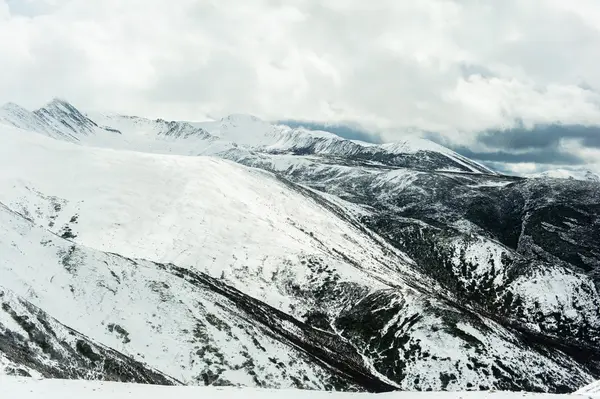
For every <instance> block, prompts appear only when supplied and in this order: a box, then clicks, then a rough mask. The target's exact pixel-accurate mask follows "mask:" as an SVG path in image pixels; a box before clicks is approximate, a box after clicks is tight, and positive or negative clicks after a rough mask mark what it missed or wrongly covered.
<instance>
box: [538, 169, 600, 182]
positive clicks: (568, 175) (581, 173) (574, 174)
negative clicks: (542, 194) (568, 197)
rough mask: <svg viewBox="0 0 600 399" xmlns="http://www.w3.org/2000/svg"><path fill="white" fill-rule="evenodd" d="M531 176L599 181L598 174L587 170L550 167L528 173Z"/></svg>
mask: <svg viewBox="0 0 600 399" xmlns="http://www.w3.org/2000/svg"><path fill="white" fill-rule="evenodd" d="M528 177H532V178H550V179H574V180H584V181H593V182H600V176H599V175H598V174H596V173H594V172H592V171H589V170H570V169H551V170H547V171H545V172H540V173H535V174H531V175H528Z"/></svg>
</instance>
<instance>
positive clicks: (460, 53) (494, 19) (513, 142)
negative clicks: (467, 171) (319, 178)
mask: <svg viewBox="0 0 600 399" xmlns="http://www.w3.org/2000/svg"><path fill="white" fill-rule="evenodd" d="M0 60H1V62H0V102H7V101H13V102H16V103H19V104H21V105H23V106H25V107H27V108H35V107H38V106H41V105H43V104H44V103H45V102H47V101H48V100H50V99H51V98H53V97H62V98H65V99H67V100H69V101H70V102H72V103H73V104H75V105H76V106H77V107H79V108H82V109H83V110H105V111H114V112H121V113H128V114H136V115H142V116H150V117H159V116H160V117H163V118H168V119H188V120H199V119H205V118H207V117H218V116H222V115H226V114H228V113H251V114H254V115H257V116H259V117H262V118H264V119H268V120H294V121H298V120H299V121H302V123H304V124H307V123H309V122H310V123H312V126H314V127H319V126H320V125H322V124H328V125H330V128H332V129H337V131H338V132H339V133H341V134H345V135H348V136H350V137H352V138H361V139H368V140H373V141H392V140H396V139H401V138H402V137H403V136H406V135H414V134H418V135H422V136H426V137H428V138H430V139H433V140H435V141H438V142H440V143H443V144H445V145H447V146H449V147H452V148H454V149H456V150H458V151H459V152H461V153H463V154H465V155H467V156H471V157H473V158H476V159H479V160H482V161H485V162H488V163H490V164H492V165H495V166H496V167H498V168H500V169H503V170H507V171H513V172H516V173H527V172H530V171H535V170H540V169H547V168H562V167H566V168H590V169H593V170H595V171H600V67H599V64H600V1H598V0H568V1H567V0H526V1H525V0H502V1H496V0H487V1H486V0H418V1H404V0H375V1H364V0H214V1H211V0H173V1H165V0H0ZM332 126H333V127H332Z"/></svg>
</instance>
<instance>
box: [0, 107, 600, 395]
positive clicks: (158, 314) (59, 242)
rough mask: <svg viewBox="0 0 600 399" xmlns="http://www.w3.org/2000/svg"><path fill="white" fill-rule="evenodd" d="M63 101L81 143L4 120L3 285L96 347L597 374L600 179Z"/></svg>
mask: <svg viewBox="0 0 600 399" xmlns="http://www.w3.org/2000/svg"><path fill="white" fill-rule="evenodd" d="M57 106H58V107H59V108H60V109H61V110H62V111H61V112H63V111H64V112H66V113H67V114H68V115H63V114H62V113H61V112H54V113H53V114H54V115H61V116H60V118H58V119H61V118H62V119H64V120H65V121H67V122H68V123H69V124H72V125H73V127H74V134H76V137H77V140H72V142H66V141H67V140H63V139H61V140H55V139H52V138H47V137H43V135H41V134H36V133H33V132H32V131H26V130H23V129H22V128H21V129H16V128H13V127H0V167H1V169H0V170H2V172H1V173H0V202H2V203H3V204H5V212H4V216H3V218H4V222H3V224H2V226H3V230H2V231H1V232H0V233H1V235H0V237H1V238H2V239H1V240H0V250H1V251H3V253H6V254H8V255H7V256H6V257H5V260H4V261H2V263H0V267H2V269H1V270H0V272H1V273H3V276H4V275H6V276H8V277H7V279H6V282H2V283H0V285H3V286H4V288H5V289H6V290H8V291H11V292H14V293H15V295H17V296H18V297H19V298H21V300H23V301H26V303H29V304H30V305H31V306H37V307H40V308H42V309H43V310H44V311H45V312H47V314H48V315H49V317H53V318H55V319H56V320H57V321H58V322H60V323H64V325H67V326H69V327H70V328H73V329H74V330H75V331H76V332H77V333H78V334H82V335H83V336H86V337H89V338H87V339H88V340H89V342H92V343H93V342H97V343H98V345H105V346H106V347H107V348H111V349H112V350H115V351H118V352H122V353H123V355H124V356H127V357H128V358H130V359H131V361H132V362H145V363H147V364H148V367H149V368H150V369H156V370H158V372H161V373H164V374H165V375H166V376H169V377H171V378H175V379H177V380H179V381H181V382H184V383H191V384H240V385H248V386H268V387H287V386H290V387H291V386H300V387H304V388H321V389H322V388H326V389H332V388H336V389H348V390H352V389H359V390H375V391H382V390H388V389H392V388H394V387H399V388H402V389H412V390H427V389H444V390H461V389H489V388H496V389H511V390H515V389H516V390H518V389H524V390H529V391H552V392H568V391H572V390H574V389H575V388H576V387H578V386H581V385H583V384H584V383H587V382H589V381H591V380H592V379H593V378H595V377H598V375H599V374H600V362H599V361H600V350H599V349H598V337H599V334H598V331H600V314H599V309H600V300H599V295H598V280H597V273H598V270H599V268H598V267H597V265H598V259H599V258H598V254H599V253H600V251H599V250H598V244H597V242H596V241H595V240H594V237H595V236H596V235H597V234H598V233H599V231H598V226H599V225H600V224H599V223H598V214H599V208H598V198H600V196H599V195H598V186H597V185H594V183H592V182H589V183H584V182H573V181H556V180H551V179H540V180H538V179H533V180H527V179H519V178H514V177H508V176H502V175H498V174H496V173H494V172H492V171H489V170H488V169H486V168H484V167H482V166H481V165H478V164H476V163H474V162H472V161H470V160H467V159H465V158H463V157H460V156H459V155H458V154H455V153H453V152H451V151H449V150H446V149H444V148H443V147H439V146H436V145H434V144H432V143H429V142H426V141H411V142H406V143H395V144H388V145H381V146H373V145H368V144H365V143H356V142H352V141H349V140H344V139H341V138H339V137H337V136H335V135H332V134H329V133H326V132H309V131H305V130H302V129H289V128H285V127H280V126H274V125H270V124H268V123H265V122H262V121H260V120H258V119H256V118H253V117H248V116H240V115H234V116H231V117H228V118H224V119H223V120H221V121H216V122H210V123H187V122H166V121H163V120H148V119H143V118H136V117H125V116H115V115H108V116H107V115H95V116H94V115H85V116H83V115H84V114H83V113H81V112H79V111H77V110H74V107H72V106H70V105H69V106H63V105H61V104H59V105H57ZM78 115H82V116H83V117H79V116H78ZM88 120H89V121H91V122H89V123H88V122H87V121H88ZM5 126H6V125H5ZM90 126H91V127H90ZM94 126H97V127H94ZM88 128H89V129H88ZM30 130H33V131H35V129H30ZM38 133H42V134H44V133H43V132H39V131H38ZM46 135H47V134H46ZM235 141H237V142H235ZM207 154H208V155H215V156H217V157H218V158H217V157H214V158H211V157H205V156H197V155H207ZM219 158H220V159H219ZM223 158H224V159H227V160H224V159H223ZM230 161H235V162H237V163H241V164H243V165H246V166H242V165H238V164H236V163H233V162H230ZM248 166H249V167H248ZM260 169H264V170H266V171H267V172H265V171H262V170H260ZM99 298H100V299H99ZM173 315H177V317H175V318H174V317H173ZM174 319H175V320H174ZM90 345H92V344H91V343H90ZM273 359H275V360H273ZM11 362H13V363H14V362H15V361H14V360H11ZM32 364H35V362H33V363H32ZM13 366H14V365H13ZM13 366H11V367H12V368H14V367H13ZM34 371H35V370H34Z"/></svg>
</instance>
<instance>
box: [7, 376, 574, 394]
mask: <svg viewBox="0 0 600 399" xmlns="http://www.w3.org/2000/svg"><path fill="white" fill-rule="evenodd" d="M0 394H1V395H2V397H6V398H20V399H38V398H45V399H64V398H86V399H140V398H144V399H155V398H156V399H158V398H164V397H170V396H176V397H178V398H181V399H188V398H189V399H192V398H194V399H195V398H205V399H246V398H248V399H254V398H261V399H279V398H282V397H286V398H289V399H348V398H354V399H373V398H381V399H484V398H489V397H494V398H497V399H518V398H528V399H560V398H569V397H571V398H573V397H575V398H577V397H579V396H577V395H573V396H571V395H551V394H540V393H524V392H393V393H385V394H365V393H347V392H335V393H332V392H314V391H302V390H292V389H290V390H267V389H251V388H244V389H236V388H231V387H166V386H151V385H139V384H137V385H136V384H123V383H111V382H97V381H65V380H38V379H30V378H15V377H11V378H0ZM582 397H583V396H582Z"/></svg>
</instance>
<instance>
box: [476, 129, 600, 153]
mask: <svg viewBox="0 0 600 399" xmlns="http://www.w3.org/2000/svg"><path fill="white" fill-rule="evenodd" d="M563 139H576V140H580V141H581V145H582V146H584V147H594V148H600V126H583V125H557V124H553V125H539V126H535V127H533V128H532V129H527V128H525V127H518V128H513V129H507V130H491V131H486V132H483V133H480V134H479V135H478V136H477V141H478V142H480V143H482V144H485V145H486V146H488V147H493V148H502V149H514V150H522V149H528V148H556V147H558V146H560V144H561V140H563Z"/></svg>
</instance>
